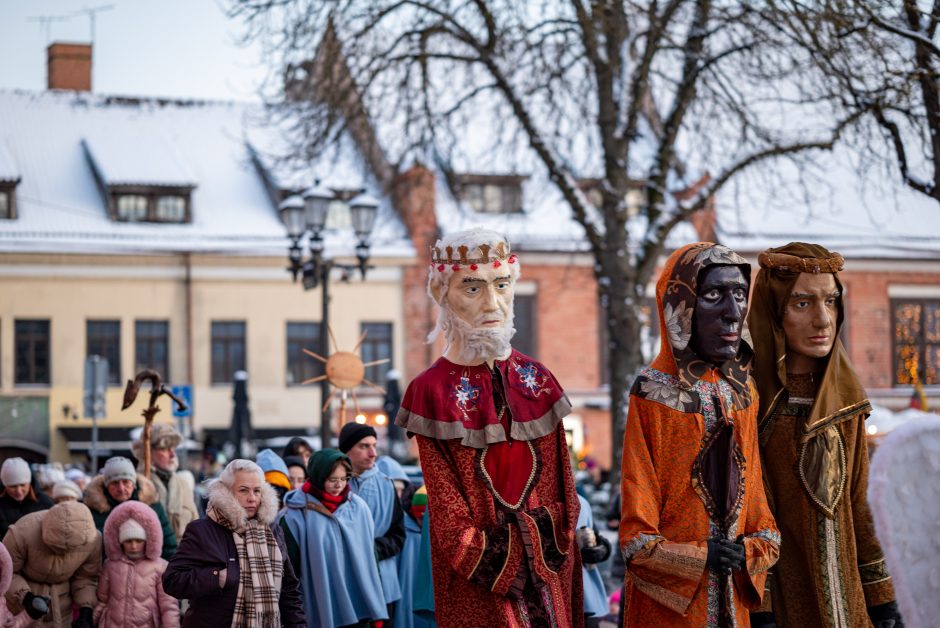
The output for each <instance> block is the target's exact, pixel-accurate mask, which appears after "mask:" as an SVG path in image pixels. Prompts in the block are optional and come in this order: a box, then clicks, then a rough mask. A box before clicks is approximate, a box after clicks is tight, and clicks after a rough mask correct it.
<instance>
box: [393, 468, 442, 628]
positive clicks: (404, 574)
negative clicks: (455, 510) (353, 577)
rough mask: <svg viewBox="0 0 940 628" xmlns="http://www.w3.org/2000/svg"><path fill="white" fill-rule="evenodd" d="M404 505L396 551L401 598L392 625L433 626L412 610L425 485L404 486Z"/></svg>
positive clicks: (425, 503)
mask: <svg viewBox="0 0 940 628" xmlns="http://www.w3.org/2000/svg"><path fill="white" fill-rule="evenodd" d="M412 494H413V495H412ZM406 499H407V502H406ZM406 505H407V507H408V509H407V511H406V513H405V547H404V549H402V551H401V554H399V555H398V582H399V584H400V585H401V599H400V600H399V601H398V604H396V605H395V628H434V627H436V626H437V623H436V622H435V621H434V620H433V617H432V618H430V619H429V618H428V617H427V614H426V613H423V614H422V613H418V614H416V610H417V609H416V608H415V593H416V587H417V586H418V585H417V581H416V578H417V576H418V568H419V565H420V559H421V529H422V527H423V521H424V513H425V511H426V510H427V507H428V492H427V489H426V488H425V487H424V486H422V487H421V488H419V489H418V490H417V491H415V490H414V489H413V488H410V487H409V488H407V489H405V495H404V496H403V497H402V507H403V508H404V507H405V506H406ZM424 586H427V585H426V584H425V585H424Z"/></svg>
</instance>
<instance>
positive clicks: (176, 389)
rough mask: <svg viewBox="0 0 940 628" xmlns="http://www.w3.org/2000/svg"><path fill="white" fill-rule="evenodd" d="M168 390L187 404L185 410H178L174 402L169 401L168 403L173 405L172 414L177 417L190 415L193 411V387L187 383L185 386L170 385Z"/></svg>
mask: <svg viewBox="0 0 940 628" xmlns="http://www.w3.org/2000/svg"><path fill="white" fill-rule="evenodd" d="M170 390H171V391H172V392H173V394H174V395H176V396H177V397H179V398H180V399H182V400H183V401H185V402H186V405H187V406H189V407H187V408H186V409H185V410H182V411H180V410H179V408H177V407H176V402H174V401H170V404H171V405H172V406H173V416H175V417H177V418H182V417H187V416H190V415H191V414H192V413H193V387H192V386H190V385H189V384H186V385H185V386H170Z"/></svg>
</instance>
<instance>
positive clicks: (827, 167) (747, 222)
mask: <svg viewBox="0 0 940 628" xmlns="http://www.w3.org/2000/svg"><path fill="white" fill-rule="evenodd" d="M852 162H853V160H852V157H851V155H850V154H849V153H848V152H847V151H845V150H836V151H835V152H834V153H833V154H832V155H829V156H827V157H825V158H824V161H823V162H822V163H821V167H822V171H823V173H824V176H823V177H822V179H821V180H817V181H811V182H809V183H808V184H807V182H806V181H802V182H801V181H800V180H799V178H800V175H799V174H794V173H792V172H789V173H788V172H786V171H784V172H783V173H782V175H781V178H780V179H777V180H776V181H775V182H774V183H773V184H771V185H762V184H761V181H759V180H755V179H748V178H744V179H742V180H741V181H740V182H739V183H738V184H736V185H733V186H729V187H727V188H726V189H725V190H724V191H723V192H721V193H720V194H719V196H718V202H717V207H718V226H717V231H718V238H719V240H720V241H721V242H722V243H723V244H726V245H727V246H729V247H731V248H732V249H734V250H736V251H738V252H740V253H744V254H748V253H751V254H755V253H759V252H760V251H763V250H764V249H766V248H769V247H775V246H782V245H784V244H786V243H788V242H793V241H802V242H814V243H818V244H821V245H823V246H825V247H826V248H828V249H830V250H833V251H838V252H839V253H841V254H842V255H843V256H845V257H846V258H855V259H921V260H923V259H940V203H938V202H937V201H935V200H933V199H930V198H928V197H926V196H924V195H922V194H918V193H916V192H914V191H913V190H909V189H908V188H905V187H903V185H901V184H900V183H899V182H896V180H897V175H896V174H895V173H892V172H890V171H889V172H884V171H880V172H871V173H869V174H868V176H867V177H866V176H864V175H863V174H860V172H859V171H858V170H857V169H856V168H855V167H854V166H853V165H852ZM876 175H877V176H876Z"/></svg>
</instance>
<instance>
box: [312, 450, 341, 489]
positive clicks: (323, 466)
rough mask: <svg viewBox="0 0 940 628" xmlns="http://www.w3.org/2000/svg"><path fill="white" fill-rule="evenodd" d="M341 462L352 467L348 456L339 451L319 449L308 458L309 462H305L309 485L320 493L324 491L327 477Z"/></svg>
mask: <svg viewBox="0 0 940 628" xmlns="http://www.w3.org/2000/svg"><path fill="white" fill-rule="evenodd" d="M341 460H345V461H346V462H347V464H349V466H352V461H350V459H349V456H347V455H346V454H344V453H343V452H341V451H340V450H339V449H332V448H327V449H321V450H320V451H318V452H317V453H315V454H313V455H312V456H310V460H308V461H307V479H308V480H309V481H310V484H312V485H313V486H316V487H317V488H318V489H320V490H321V491H322V490H324V483H325V482H326V478H327V477H329V475H330V472H331V471H332V470H333V467H335V466H336V463H337V462H339V461H341Z"/></svg>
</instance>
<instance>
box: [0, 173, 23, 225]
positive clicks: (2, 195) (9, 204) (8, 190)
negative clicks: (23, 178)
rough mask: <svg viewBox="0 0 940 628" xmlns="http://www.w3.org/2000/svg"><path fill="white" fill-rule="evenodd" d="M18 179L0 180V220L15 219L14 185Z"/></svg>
mask: <svg viewBox="0 0 940 628" xmlns="http://www.w3.org/2000/svg"><path fill="white" fill-rule="evenodd" d="M19 182H20V180H19V179H14V180H2V179H0V220H13V219H15V218H16V184H17V183H19Z"/></svg>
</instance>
